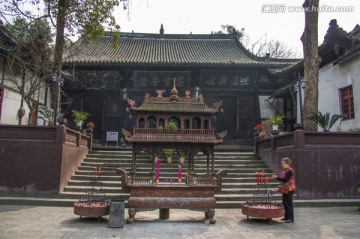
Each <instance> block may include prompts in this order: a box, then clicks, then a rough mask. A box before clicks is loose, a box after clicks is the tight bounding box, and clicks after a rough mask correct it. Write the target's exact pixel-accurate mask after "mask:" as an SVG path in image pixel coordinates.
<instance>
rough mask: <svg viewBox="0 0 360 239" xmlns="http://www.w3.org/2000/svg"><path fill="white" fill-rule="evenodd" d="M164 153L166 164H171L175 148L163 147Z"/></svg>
mask: <svg viewBox="0 0 360 239" xmlns="http://www.w3.org/2000/svg"><path fill="white" fill-rule="evenodd" d="M164 153H165V155H166V162H167V163H168V164H171V163H172V159H173V156H174V153H175V149H164Z"/></svg>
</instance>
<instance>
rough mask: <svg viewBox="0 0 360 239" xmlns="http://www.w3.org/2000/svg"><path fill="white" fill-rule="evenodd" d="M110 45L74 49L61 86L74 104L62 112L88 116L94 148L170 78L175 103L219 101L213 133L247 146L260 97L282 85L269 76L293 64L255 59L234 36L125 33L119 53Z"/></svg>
mask: <svg viewBox="0 0 360 239" xmlns="http://www.w3.org/2000/svg"><path fill="white" fill-rule="evenodd" d="M110 43H111V40H110V39H109V37H108V36H106V37H103V38H101V39H100V40H99V41H98V42H94V43H91V44H89V45H85V43H83V42H78V43H77V44H75V46H74V47H73V48H72V49H71V54H70V53H67V54H68V55H71V57H66V60H65V64H64V69H65V70H68V71H69V72H73V73H74V77H67V79H66V81H65V86H64V91H65V92H66V95H67V96H68V97H70V98H71V100H70V101H68V102H69V103H66V99H63V103H64V104H63V109H64V110H65V111H67V112H70V111H71V110H72V109H77V110H79V109H82V110H85V111H88V112H89V113H90V114H91V115H92V117H91V120H92V121H94V123H95V129H94V138H95V140H96V139H101V140H104V139H105V135H106V131H118V132H120V131H121V128H127V129H130V130H131V129H132V127H133V125H134V121H133V120H132V119H131V115H130V114H129V108H128V107H127V99H128V98H131V99H133V100H135V101H138V102H139V101H141V100H143V97H144V94H145V93H146V92H148V93H150V94H151V96H156V90H163V89H169V87H171V85H172V82H171V80H172V79H173V78H175V79H176V81H177V89H178V91H179V95H184V94H185V91H186V90H190V91H191V92H192V96H195V97H197V96H198V95H200V94H204V95H206V96H207V97H206V102H205V103H207V104H211V103H212V102H215V101H218V100H220V99H221V100H223V103H224V104H223V109H222V110H221V112H220V113H219V114H218V115H217V116H216V117H214V119H213V124H214V127H215V130H216V131H220V132H221V131H223V130H225V129H227V130H228V136H227V138H226V141H225V143H228V144H229V143H230V144H233V143H236V144H240V145H252V144H253V128H254V125H255V124H256V123H259V122H260V118H261V115H260V109H259V98H258V96H259V95H271V94H272V93H273V92H275V91H276V90H277V89H279V88H281V87H282V86H284V85H285V84H287V83H286V82H280V81H278V80H277V78H276V77H274V75H273V74H272V73H271V70H270V69H280V68H283V67H286V66H288V65H289V64H291V63H292V62H294V61H290V60H280V59H270V58H266V57H264V58H259V57H255V56H254V55H252V54H251V53H249V52H248V51H247V50H246V49H245V48H244V47H243V46H242V45H241V43H240V42H239V41H238V40H237V38H236V37H235V36H233V35H215V34H214V35H167V34H135V33H132V34H128V33H123V34H122V37H121V39H120V40H119V48H118V49H114V48H111V46H110ZM269 70H270V71H269ZM163 94H164V96H169V95H170V92H166V91H165V92H164V93H163Z"/></svg>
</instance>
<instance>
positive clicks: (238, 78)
mask: <svg viewBox="0 0 360 239" xmlns="http://www.w3.org/2000/svg"><path fill="white" fill-rule="evenodd" d="M256 77H257V72H256V71H234V70H230V71H216V70H204V71H202V72H201V88H202V89H252V88H253V87H254V85H255V84H254V83H255V81H256Z"/></svg>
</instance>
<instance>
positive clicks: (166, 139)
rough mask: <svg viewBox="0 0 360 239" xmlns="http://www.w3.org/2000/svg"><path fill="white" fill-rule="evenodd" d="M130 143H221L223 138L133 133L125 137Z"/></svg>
mask: <svg viewBox="0 0 360 239" xmlns="http://www.w3.org/2000/svg"><path fill="white" fill-rule="evenodd" d="M125 140H126V141H127V142H129V143H137V142H138V143H140V142H141V143H144V142H151V143H154V142H156V143H162V142H163V143H184V142H185V143H210V144H220V143H221V142H223V139H222V138H220V139H218V138H216V137H215V136H201V135H199V136H196V135H133V136H131V137H130V138H125Z"/></svg>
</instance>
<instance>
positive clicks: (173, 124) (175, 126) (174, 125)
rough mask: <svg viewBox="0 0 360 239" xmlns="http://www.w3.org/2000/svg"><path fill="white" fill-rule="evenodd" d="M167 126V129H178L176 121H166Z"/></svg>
mask: <svg viewBox="0 0 360 239" xmlns="http://www.w3.org/2000/svg"><path fill="white" fill-rule="evenodd" d="M168 128H169V129H178V126H177V124H176V122H171V121H170V122H169V123H168Z"/></svg>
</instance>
